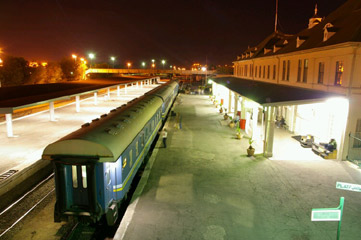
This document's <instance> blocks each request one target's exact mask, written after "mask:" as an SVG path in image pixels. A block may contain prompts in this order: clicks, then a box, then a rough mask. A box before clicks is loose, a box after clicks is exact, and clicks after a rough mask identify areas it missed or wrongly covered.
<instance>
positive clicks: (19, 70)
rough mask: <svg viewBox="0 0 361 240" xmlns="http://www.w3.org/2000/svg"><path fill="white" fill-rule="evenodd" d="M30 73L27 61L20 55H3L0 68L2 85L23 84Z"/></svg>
mask: <svg viewBox="0 0 361 240" xmlns="http://www.w3.org/2000/svg"><path fill="white" fill-rule="evenodd" d="M29 75H30V71H29V67H28V62H27V61H26V60H25V59H24V58H21V57H13V56H5V58H4V59H3V67H1V68H0V81H1V85H2V86H18V85H22V84H24V83H25V82H26V81H27V80H28V78H29Z"/></svg>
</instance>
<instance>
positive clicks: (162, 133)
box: [161, 128, 168, 148]
mask: <svg viewBox="0 0 361 240" xmlns="http://www.w3.org/2000/svg"><path fill="white" fill-rule="evenodd" d="M161 136H162V139H163V146H164V148H167V137H168V132H167V129H166V128H164V129H163V131H162V132H161Z"/></svg>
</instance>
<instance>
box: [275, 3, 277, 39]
mask: <svg viewBox="0 0 361 240" xmlns="http://www.w3.org/2000/svg"><path fill="white" fill-rule="evenodd" d="M277 18H278V0H276V16H275V32H277V21H278V19H277Z"/></svg>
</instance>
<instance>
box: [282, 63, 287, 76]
mask: <svg viewBox="0 0 361 240" xmlns="http://www.w3.org/2000/svg"><path fill="white" fill-rule="evenodd" d="M285 79H286V61H283V62H282V80H283V81H284V80H285Z"/></svg>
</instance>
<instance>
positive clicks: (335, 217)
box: [311, 208, 341, 222]
mask: <svg viewBox="0 0 361 240" xmlns="http://www.w3.org/2000/svg"><path fill="white" fill-rule="evenodd" d="M340 220H341V210H340V209H338V208H318V209H317V208H315V209H312V216H311V221H313V222H314V221H340Z"/></svg>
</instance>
